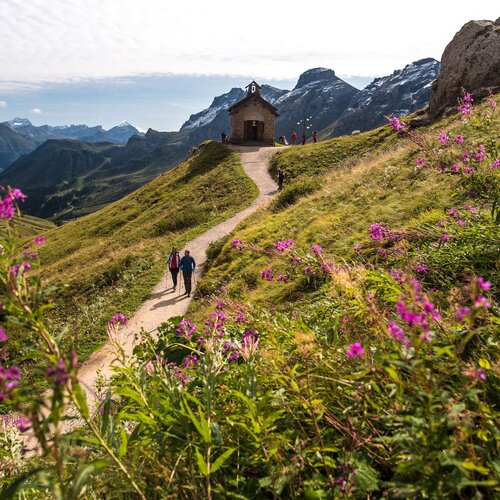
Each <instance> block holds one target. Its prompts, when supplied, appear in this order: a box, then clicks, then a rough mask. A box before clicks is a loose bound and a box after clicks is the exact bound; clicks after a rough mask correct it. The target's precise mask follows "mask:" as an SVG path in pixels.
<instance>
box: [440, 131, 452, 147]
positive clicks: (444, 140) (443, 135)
mask: <svg viewBox="0 0 500 500" xmlns="http://www.w3.org/2000/svg"><path fill="white" fill-rule="evenodd" d="M438 140H439V142H440V143H441V144H446V143H447V142H448V141H449V140H450V136H449V135H448V134H446V132H444V131H443V130H441V132H439V135H438Z"/></svg>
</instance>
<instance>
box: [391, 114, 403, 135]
mask: <svg viewBox="0 0 500 500" xmlns="http://www.w3.org/2000/svg"><path fill="white" fill-rule="evenodd" d="M390 125H391V127H392V128H393V129H394V130H395V131H396V132H397V133H398V134H402V133H403V132H404V130H405V128H406V123H403V122H402V121H400V119H399V118H398V117H397V116H394V117H393V118H391V121H390Z"/></svg>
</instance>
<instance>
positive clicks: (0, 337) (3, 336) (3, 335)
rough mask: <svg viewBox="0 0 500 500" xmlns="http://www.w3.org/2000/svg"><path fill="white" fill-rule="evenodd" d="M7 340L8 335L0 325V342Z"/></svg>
mask: <svg viewBox="0 0 500 500" xmlns="http://www.w3.org/2000/svg"><path fill="white" fill-rule="evenodd" d="M7 340H9V337H8V335H7V334H6V333H5V330H4V329H3V328H2V327H1V326H0V342H7Z"/></svg>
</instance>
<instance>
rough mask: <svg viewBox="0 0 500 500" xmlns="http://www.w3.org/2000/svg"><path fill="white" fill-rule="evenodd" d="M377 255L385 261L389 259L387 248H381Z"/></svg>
mask: <svg viewBox="0 0 500 500" xmlns="http://www.w3.org/2000/svg"><path fill="white" fill-rule="evenodd" d="M377 254H378V255H379V256H380V257H382V258H383V259H385V258H386V257H387V250H386V249H385V248H379V249H378V250H377Z"/></svg>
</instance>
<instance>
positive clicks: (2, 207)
mask: <svg viewBox="0 0 500 500" xmlns="http://www.w3.org/2000/svg"><path fill="white" fill-rule="evenodd" d="M15 213H16V207H15V206H14V205H13V204H12V199H11V198H8V197H6V198H5V199H4V200H0V219H12V217H14V214H15Z"/></svg>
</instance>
